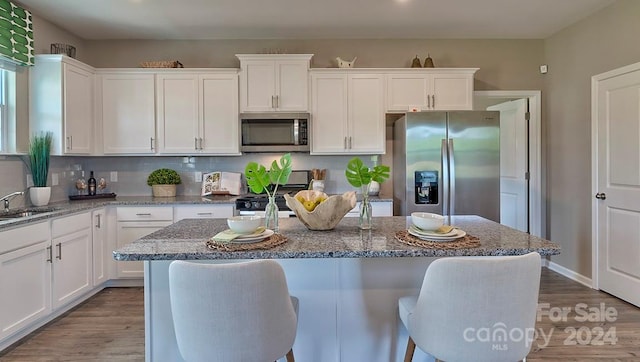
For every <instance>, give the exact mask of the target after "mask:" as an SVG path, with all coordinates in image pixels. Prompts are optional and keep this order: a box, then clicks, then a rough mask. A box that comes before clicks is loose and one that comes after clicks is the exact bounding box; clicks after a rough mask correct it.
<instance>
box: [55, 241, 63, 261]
mask: <svg viewBox="0 0 640 362" xmlns="http://www.w3.org/2000/svg"><path fill="white" fill-rule="evenodd" d="M56 246H57V247H58V256H56V259H58V260H62V243H58V244H57V245H56Z"/></svg>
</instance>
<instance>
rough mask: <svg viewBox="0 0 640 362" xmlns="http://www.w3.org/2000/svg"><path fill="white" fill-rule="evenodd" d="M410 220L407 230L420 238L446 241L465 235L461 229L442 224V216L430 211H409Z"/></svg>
mask: <svg viewBox="0 0 640 362" xmlns="http://www.w3.org/2000/svg"><path fill="white" fill-rule="evenodd" d="M411 222H412V224H411V226H409V229H408V230H407V231H408V232H409V234H411V235H413V236H415V237H417V238H419V239H421V240H426V241H442V242H446V241H454V240H456V239H459V238H461V237H463V236H465V235H467V233H466V232H464V231H463V230H460V229H458V228H455V227H452V226H449V225H444V216H442V215H438V214H433V213H430V212H413V213H411Z"/></svg>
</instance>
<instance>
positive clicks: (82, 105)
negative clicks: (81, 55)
mask: <svg viewBox="0 0 640 362" xmlns="http://www.w3.org/2000/svg"><path fill="white" fill-rule="evenodd" d="M63 67H64V135H65V143H66V145H65V146H66V147H65V153H80V154H82V153H91V150H92V148H91V141H92V139H93V137H92V136H91V131H92V130H93V129H92V124H93V75H92V74H91V73H89V72H87V71H85V70H83V69H80V68H76V67H74V66H71V65H69V64H64V65H63Z"/></svg>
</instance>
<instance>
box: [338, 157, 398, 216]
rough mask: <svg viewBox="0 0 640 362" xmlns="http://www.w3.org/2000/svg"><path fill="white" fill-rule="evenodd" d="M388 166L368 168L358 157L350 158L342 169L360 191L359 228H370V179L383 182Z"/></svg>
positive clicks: (386, 176)
mask: <svg viewBox="0 0 640 362" xmlns="http://www.w3.org/2000/svg"><path fill="white" fill-rule="evenodd" d="M389 171H390V168H389V166H386V165H376V166H373V167H372V168H369V167H368V166H367V165H365V164H364V162H362V160H361V159H360V158H359V157H354V158H352V159H351V160H350V161H349V163H348V164H347V169H346V170H345V171H344V173H345V176H346V177H347V181H348V182H349V184H351V186H353V187H359V188H360V189H361V191H362V202H361V203H360V220H359V225H360V228H361V229H371V203H370V202H369V187H370V186H371V181H376V182H378V183H383V182H384V180H386V179H388V178H389Z"/></svg>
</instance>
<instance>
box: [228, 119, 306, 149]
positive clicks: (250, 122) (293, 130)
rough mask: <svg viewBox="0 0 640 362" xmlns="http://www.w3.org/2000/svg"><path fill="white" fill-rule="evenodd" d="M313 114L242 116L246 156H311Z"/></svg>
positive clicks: (243, 146)
mask: <svg viewBox="0 0 640 362" xmlns="http://www.w3.org/2000/svg"><path fill="white" fill-rule="evenodd" d="M310 126H311V125H310V115H309V113H241V114H240V130H241V134H242V137H241V144H240V150H241V151H242V152H309V150H310V149H311V148H310V147H309V139H310V135H309V131H310V130H311V127H310Z"/></svg>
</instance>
